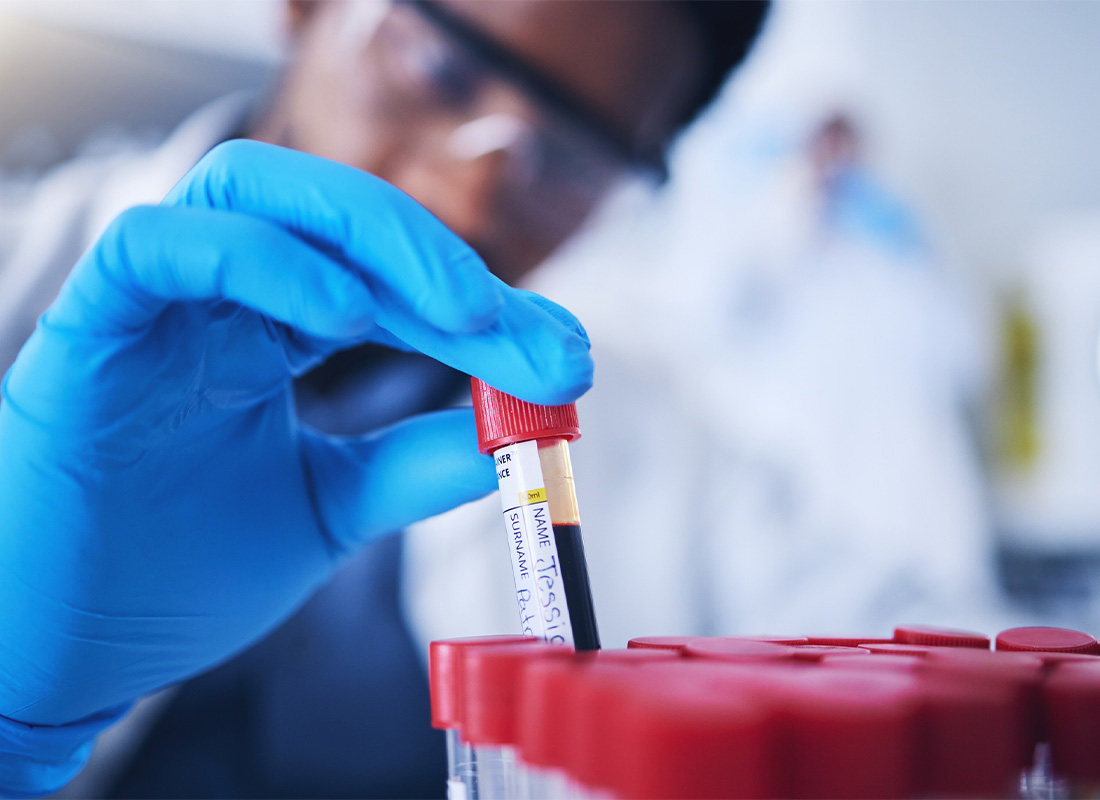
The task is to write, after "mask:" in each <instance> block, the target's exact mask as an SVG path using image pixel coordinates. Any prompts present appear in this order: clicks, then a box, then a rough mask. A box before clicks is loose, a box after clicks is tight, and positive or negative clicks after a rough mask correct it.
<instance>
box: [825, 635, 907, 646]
mask: <svg viewBox="0 0 1100 800" xmlns="http://www.w3.org/2000/svg"><path fill="white" fill-rule="evenodd" d="M806 640H807V641H808V642H809V643H810V644H825V645H832V646H834V647H858V646H859V645H861V644H890V643H891V642H893V641H894V640H893V639H883V638H882V637H881V636H879V637H876V636H807V637H806Z"/></svg>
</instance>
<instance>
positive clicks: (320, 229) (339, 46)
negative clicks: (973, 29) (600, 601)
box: [0, 0, 766, 797]
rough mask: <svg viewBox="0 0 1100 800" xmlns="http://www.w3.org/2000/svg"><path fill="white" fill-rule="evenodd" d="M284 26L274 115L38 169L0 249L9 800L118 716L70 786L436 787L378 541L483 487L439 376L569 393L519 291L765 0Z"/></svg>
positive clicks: (548, 340) (270, 110)
mask: <svg viewBox="0 0 1100 800" xmlns="http://www.w3.org/2000/svg"><path fill="white" fill-rule="evenodd" d="M288 11H289V18H290V21H291V27H292V30H293V33H294V36H293V53H292V57H291V59H290V60H289V62H288V65H287V68H286V70H285V74H284V75H283V76H282V79H281V81H280V83H279V86H278V90H277V91H276V92H275V94H274V95H273V96H272V97H271V98H269V100H268V102H265V103H261V104H259V105H258V106H257V105H255V104H253V103H251V102H249V101H242V100H241V99H240V98H226V99H225V100H223V101H219V102H217V103H215V104H213V105H212V106H210V107H207V108H204V109H202V110H200V111H199V112H197V113H196V114H195V115H194V116H193V117H191V118H190V119H189V120H187V121H186V122H185V123H184V124H183V125H182V126H181V127H180V128H179V129H178V130H177V131H176V132H175V133H174V134H173V135H172V136H171V137H170V138H169V139H168V140H167V141H165V142H164V143H163V144H162V145H161V146H160V147H158V148H156V149H154V150H152V151H144V152H128V153H120V154H113V155H112V156H110V157H101V158H88V159H82V160H80V161H77V162H74V163H72V164H67V165H63V166H61V167H59V168H57V169H56V170H55V171H54V173H53V174H52V175H51V176H50V177H49V178H48V179H46V180H45V181H44V182H43V185H42V187H41V189H40V191H38V192H37V193H36V194H35V196H34V198H32V201H31V203H30V205H29V206H28V207H27V209H26V214H25V215H24V233H23V235H22V236H21V237H20V239H19V240H18V241H17V242H16V243H15V245H14V246H13V247H12V248H11V249H10V250H9V251H8V254H7V257H6V258H5V260H4V261H3V263H2V265H0V361H2V363H3V366H4V368H7V367H8V365H9V364H10V365H11V366H10V369H8V371H7V374H6V375H5V377H4V382H3V395H2V401H0V509H2V514H3V516H2V531H0V795H3V796H6V797H18V796H34V795H41V794H46V793H50V792H54V791H56V790H58V789H59V788H60V787H62V786H63V785H64V784H66V783H67V782H68V781H69V780H71V779H72V778H73V776H74V775H76V774H77V773H78V772H79V771H80V770H81V769H82V768H83V766H84V765H85V763H86V762H87V761H88V759H89V756H90V753H91V749H92V745H93V742H94V741H95V740H96V738H97V736H98V735H99V734H100V733H102V732H103V731H105V730H107V729H108V728H111V726H113V725H114V724H115V723H117V722H119V721H120V720H123V719H124V718H127V719H126V721H125V722H124V723H123V724H122V725H120V726H119V727H118V728H116V729H114V730H112V731H111V735H109V736H105V737H103V742H102V745H103V746H102V748H101V752H100V754H99V755H98V756H97V758H96V759H95V760H94V762H93V765H94V766H95V765H98V767H97V768H96V769H93V770H90V771H89V775H90V776H91V777H94V778H97V779H98V784H95V783H86V784H83V785H81V786H80V788H79V789H76V788H74V789H73V791H75V792H78V793H81V794H93V793H103V794H109V795H112V796H144V797H154V796H166V795H168V794H171V795H173V796H191V797H202V796H270V797H273V796H349V795H354V796H388V797H400V796H428V795H430V794H433V793H441V792H442V789H443V781H442V767H443V757H442V752H441V744H440V742H439V741H438V740H437V739H436V738H435V737H434V736H433V735H432V734H431V732H430V731H429V730H428V726H427V719H428V718H427V698H426V687H425V680H424V675H423V672H422V668H421V665H420V660H419V658H418V656H417V655H416V653H415V652H414V651H413V648H412V645H411V641H410V638H409V635H408V632H407V630H406V629H405V623H404V621H403V620H402V619H401V616H400V611H399V604H398V603H397V599H396V598H397V593H398V588H397V585H396V584H397V575H398V564H399V561H400V557H401V545H400V541H401V540H400V539H399V538H397V537H389V538H381V537H382V535H383V534H385V533H388V532H393V531H398V530H400V529H401V528H402V527H404V526H406V525H407V524H409V523H411V522H413V521H415V520H418V519H422V518H424V517H427V516H430V515H433V514H436V513H439V512H442V511H444V510H446V509H449V508H452V507H454V506H456V505H459V504H461V503H464V502H466V501H468V500H471V499H474V498H476V497H479V496H482V495H484V494H486V493H488V492H490V491H492V490H493V489H494V488H495V476H494V472H493V469H492V465H491V462H490V461H489V460H488V459H486V458H485V457H482V456H479V455H478V454H477V449H476V446H475V435H474V428H473V421H472V415H471V412H470V411H469V410H468V409H450V410H440V409H441V408H442V407H444V406H446V405H448V404H450V403H452V402H453V401H454V400H455V398H456V397H457V396H458V395H460V393H461V391H462V387H463V385H464V380H465V377H464V375H466V374H472V375H476V376H478V377H480V378H483V379H485V380H486V381H488V382H489V383H491V384H492V385H494V386H497V387H499V388H500V389H502V390H505V391H508V392H510V393H513V394H515V395H518V396H519V397H521V398H523V399H525V400H529V401H533V402H538V403H547V404H557V403H564V402H569V401H571V400H573V399H575V398H576V397H578V396H579V395H580V394H582V393H583V392H584V391H585V390H586V389H587V388H588V387H589V386H590V385H591V382H592V362H591V358H590V356H589V343H588V341H587V336H586V334H585V332H584V329H583V328H582V327H581V325H580V323H578V322H577V320H576V319H575V318H573V316H572V315H571V314H569V313H568V312H567V311H565V310H564V309H562V308H560V307H558V306H556V305H554V304H552V303H550V302H549V301H547V300H545V299H543V298H541V297H539V296H537V295H534V294H532V293H529V292H526V291H524V290H522V289H520V288H515V287H516V286H517V284H520V283H521V282H522V281H523V279H524V277H525V276H526V275H528V274H529V273H530V272H531V270H533V269H534V268H535V267H536V266H537V265H539V264H540V263H541V262H542V261H543V260H544V259H545V258H546V257H547V256H548V255H549V254H550V253H552V252H553V251H554V250H555V249H556V248H557V247H558V246H559V245H561V244H562V242H563V241H564V240H565V239H566V238H567V237H569V235H570V234H571V233H572V232H574V231H575V230H576V229H577V228H578V226H580V224H581V223H582V222H583V221H584V220H585V218H586V217H587V216H588V215H589V214H590V212H591V211H592V210H593V209H594V208H595V207H596V205H597V203H598V202H599V201H600V200H601V198H603V197H604V196H605V195H606V194H607V193H608V191H609V190H610V189H611V188H612V187H613V186H615V185H616V184H617V183H618V182H619V181H620V180H622V179H624V178H626V177H628V176H630V175H635V174H639V173H641V174H644V175H648V176H650V177H651V179H653V180H655V181H660V180H661V178H662V177H663V175H664V172H665V162H664V154H665V152H666V151H667V149H668V147H669V145H670V143H671V142H672V140H673V139H674V138H675V136H676V135H677V134H678V133H679V132H680V131H681V130H682V129H683V128H684V127H685V126H686V125H688V124H689V123H690V122H691V120H692V119H694V118H695V116H696V115H697V114H698V113H699V112H700V110H701V109H702V108H703V107H705V106H706V105H707V103H708V102H709V101H710V100H711V98H712V97H713V96H714V95H715V93H716V92H717V90H718V88H719V87H720V85H721V84H722V83H723V81H724V80H725V78H726V76H727V74H728V73H729V72H730V71H731V70H732V69H733V68H734V67H735V66H736V65H737V64H738V63H740V62H741V60H742V59H743V58H744V56H745V54H746V52H747V51H748V49H749V46H750V45H751V43H752V41H753V40H754V39H755V37H756V35H757V32H758V30H759V28H760V26H761V24H762V20H763V17H764V15H765V12H766V3H763V2H737V3H729V4H726V3H710V2H640V3H634V2H583V3H581V2H553V1H548V0H527V1H526V2H476V1H475V2H458V1H457V0H455V1H451V0H448V1H447V2H443V1H438V2H436V1H433V2H419V3H406V2H399V3H394V4H392V5H390V6H385V7H380V6H377V5H375V4H367V3H355V2H330V3H309V2H292V3H289V5H288ZM230 139H234V140H235V141H228V140H230ZM486 267H488V269H487V268H486ZM368 545H371V546H370V547H367V546H368ZM364 548H366V549H365V550H364ZM357 554H359V555H357ZM341 567H342V568H343V571H342V572H341V573H340V575H339V576H338V578H337V580H336V581H335V582H334V583H328V582H329V580H330V578H331V577H332V576H333V574H334V573H335V572H336V571H337V569H339V568H341ZM326 584H328V586H327V588H325V589H322V590H321V591H320V592H319V593H318V590H319V589H321V587H324V586H325V585H326ZM315 593H317V594H316V596H315V597H314V599H313V600H310V598H311V596H314V595H315ZM295 612H297V613H295ZM292 615H294V616H293V618H292V619H290V622H289V623H288V622H287V620H288V618H291V617H292ZM284 623H286V624H284ZM280 625H283V627H282V628H281V629H280V628H279V626H280ZM275 629H279V630H277V632H276V633H274V634H273V635H271V636H268V637H267V638H266V639H265V638H264V637H265V636H266V635H267V634H269V633H270V632H271V631H273V630H275ZM261 640H262V641H261ZM257 643H258V644H257ZM219 665H220V666H219ZM214 667H218V669H216V670H214V671H213V672H209V670H211V669H212V668H214ZM203 673H207V674H205V675H203ZM200 675H201V676H202V677H196V676H200ZM303 676H305V678H303ZM181 682H184V683H183V685H182V687H181V688H179V689H178V690H177V691H176V692H175V693H173V694H168V695H161V700H160V703H159V705H154V706H148V705H145V706H142V705H141V704H139V708H138V710H137V711H136V712H135V713H134V714H132V715H131V714H130V712H131V710H132V709H133V707H134V704H135V702H137V701H138V700H139V698H142V697H145V696H148V695H150V694H152V693H155V692H158V691H159V690H162V689H164V688H165V687H168V686H172V685H175V684H179V683H181ZM128 715H129V716H128ZM115 734H118V735H115ZM126 734H128V735H126Z"/></svg>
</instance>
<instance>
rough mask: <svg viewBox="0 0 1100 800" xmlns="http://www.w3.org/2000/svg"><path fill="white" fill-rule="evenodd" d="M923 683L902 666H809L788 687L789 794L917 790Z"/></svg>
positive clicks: (835, 795) (873, 793) (885, 794)
mask: <svg viewBox="0 0 1100 800" xmlns="http://www.w3.org/2000/svg"><path fill="white" fill-rule="evenodd" d="M846 660H849V661H858V660H860V659H846ZM867 660H868V661H870V659H867ZM916 690H917V681H916V679H915V678H914V677H913V676H911V675H905V674H901V673H892V672H881V673H876V672H871V671H869V670H859V671H848V670H843V669H837V670H833V669H815V670H802V672H801V674H800V675H799V676H798V677H797V680H791V681H789V682H788V685H787V686H785V687H784V690H783V692H782V708H781V714H782V722H781V724H782V728H783V732H782V735H783V737H784V740H785V741H786V747H787V752H788V757H789V763H790V765H791V766H790V768H789V769H788V770H787V771H786V772H785V774H784V775H785V781H786V783H787V785H786V786H784V787H782V788H783V791H782V795H783V796H787V797H794V798H888V797H908V796H910V795H911V794H912V792H911V789H912V786H911V776H912V766H913V744H914V741H915V735H916V711H917V700H918V696H917V694H916Z"/></svg>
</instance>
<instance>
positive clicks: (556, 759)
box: [518, 658, 584, 769]
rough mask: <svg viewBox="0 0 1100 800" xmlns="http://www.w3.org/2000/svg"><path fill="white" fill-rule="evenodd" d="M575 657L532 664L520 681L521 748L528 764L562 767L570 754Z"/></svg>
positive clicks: (575, 670)
mask: <svg viewBox="0 0 1100 800" xmlns="http://www.w3.org/2000/svg"><path fill="white" fill-rule="evenodd" d="M580 669H584V667H582V666H580V665H579V664H578V662H577V659H576V658H572V659H557V658H553V659H546V660H543V661H536V662H534V663H532V664H531V665H530V666H529V667H528V668H527V669H526V670H524V671H523V677H522V679H521V681H520V698H519V703H518V705H519V708H518V718H519V727H518V732H519V751H520V753H521V754H522V755H523V760H524V761H526V762H527V763H528V764H534V765H536V766H539V767H556V768H559V769H560V768H563V767H564V766H565V763H566V759H567V757H568V736H567V732H568V729H569V724H570V705H571V703H569V702H568V695H569V693H570V691H571V689H572V687H573V677H574V675H575V674H576V672H577V670H580Z"/></svg>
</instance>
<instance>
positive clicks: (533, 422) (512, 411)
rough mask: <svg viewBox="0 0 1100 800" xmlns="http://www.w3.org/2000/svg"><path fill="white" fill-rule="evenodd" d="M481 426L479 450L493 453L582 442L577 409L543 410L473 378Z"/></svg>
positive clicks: (546, 408)
mask: <svg viewBox="0 0 1100 800" xmlns="http://www.w3.org/2000/svg"><path fill="white" fill-rule="evenodd" d="M470 387H471V389H472V391H473V397H474V421H475V422H476V423H477V447H478V450H480V451H481V452H482V453H491V452H493V451H494V450H496V449H497V448H499V447H504V446H505V445H506V444H513V443H515V442H523V441H527V440H528V439H566V440H568V441H570V442H572V441H574V440H575V439H579V438H581V428H580V423H579V422H578V421H577V406H576V404H575V403H570V404H569V405H565V406H539V405H535V404H534V403H528V402H525V401H523V400H520V399H519V398H516V397H512V395H510V394H505V393H504V392H501V391H498V390H496V389H494V388H493V387H492V386H490V385H489V384H487V383H485V382H484V381H481V380H478V379H477V378H470Z"/></svg>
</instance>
